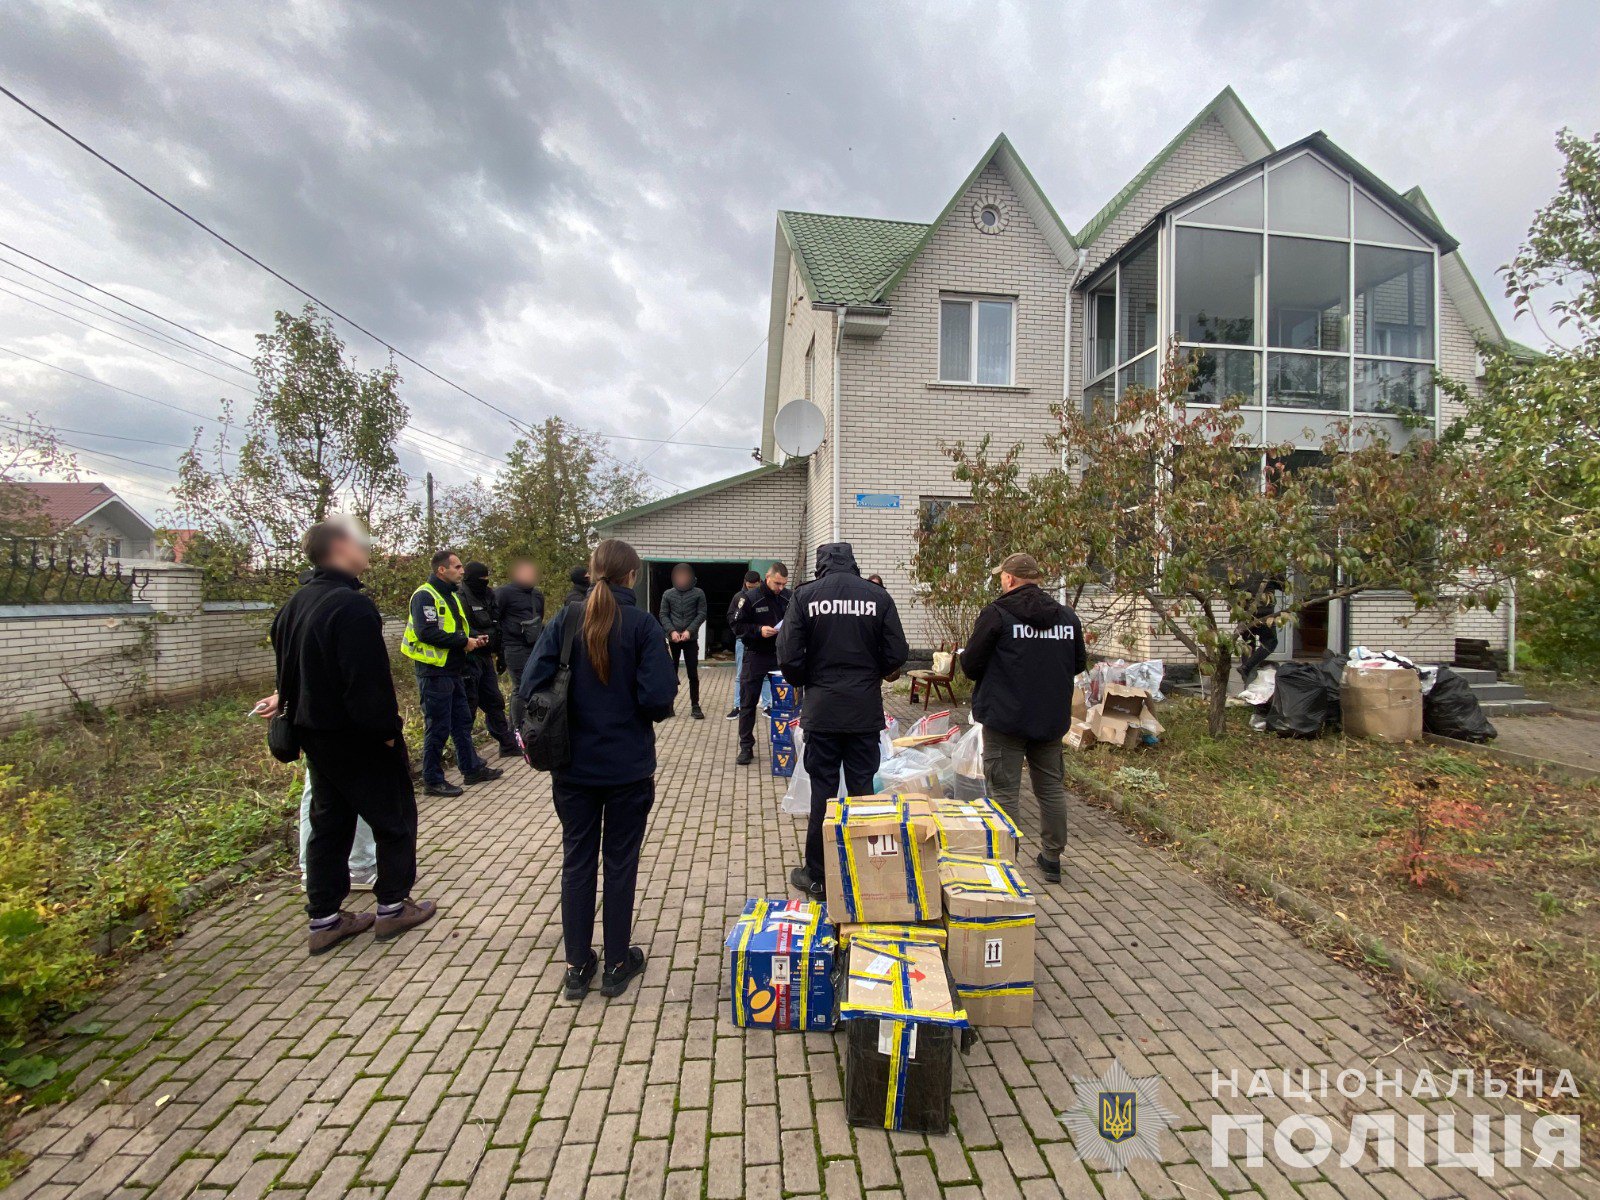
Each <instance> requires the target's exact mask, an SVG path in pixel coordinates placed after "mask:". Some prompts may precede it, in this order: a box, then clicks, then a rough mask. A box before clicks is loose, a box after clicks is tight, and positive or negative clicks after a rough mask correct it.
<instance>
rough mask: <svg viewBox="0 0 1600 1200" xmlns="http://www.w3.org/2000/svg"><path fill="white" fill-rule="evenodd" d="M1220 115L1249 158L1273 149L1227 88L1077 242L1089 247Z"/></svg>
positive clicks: (1094, 219)
mask: <svg viewBox="0 0 1600 1200" xmlns="http://www.w3.org/2000/svg"><path fill="white" fill-rule="evenodd" d="M1212 117H1216V118H1217V120H1218V121H1220V122H1221V124H1222V127H1223V128H1224V129H1225V130H1227V132H1228V136H1229V137H1231V138H1232V139H1233V140H1234V142H1235V143H1236V144H1237V145H1238V147H1239V149H1240V151H1241V152H1242V153H1243V154H1244V156H1245V157H1246V158H1261V157H1263V156H1265V155H1268V154H1271V153H1272V151H1273V145H1272V139H1271V138H1269V137H1268V136H1267V135H1266V132H1265V131H1264V130H1263V129H1262V128H1261V126H1260V124H1259V123H1258V122H1257V121H1256V119H1255V118H1254V117H1253V116H1251V115H1250V110H1249V109H1247V108H1245V106H1244V104H1243V102H1242V101H1241V100H1240V99H1239V97H1238V96H1237V95H1236V94H1235V93H1234V90H1233V88H1231V87H1225V88H1223V89H1222V90H1221V91H1220V92H1218V93H1217V94H1216V96H1215V97H1214V98H1213V99H1212V101H1211V103H1209V104H1207V105H1206V106H1205V107H1204V108H1202V109H1201V110H1200V111H1199V112H1198V113H1196V114H1195V115H1194V118H1193V119H1192V120H1191V121H1190V122H1189V123H1188V124H1187V125H1185V126H1184V127H1183V128H1182V129H1180V130H1178V136H1177V137H1175V138H1173V139H1172V140H1171V141H1170V142H1168V143H1167V144H1166V145H1165V146H1163V147H1162V148H1161V151H1160V153H1158V154H1157V155H1156V156H1155V157H1154V158H1152V159H1151V160H1150V161H1149V162H1147V163H1145V165H1144V166H1143V167H1142V168H1141V169H1140V170H1139V173H1138V174H1137V175H1135V176H1134V177H1133V178H1132V179H1130V180H1128V182H1127V183H1126V184H1124V185H1123V188H1122V190H1121V191H1120V192H1118V193H1117V194H1116V195H1115V196H1113V197H1111V199H1110V201H1109V202H1108V203H1107V204H1106V206H1105V207H1104V208H1102V209H1101V210H1100V211H1099V212H1097V213H1095V215H1094V216H1092V217H1090V218H1089V223H1088V224H1087V225H1085V226H1084V227H1083V228H1082V229H1080V230H1078V236H1077V243H1078V245H1080V246H1088V245H1090V244H1091V243H1093V242H1094V240H1095V239H1096V238H1098V237H1099V236H1100V235H1101V234H1102V233H1104V232H1105V231H1106V226H1108V225H1110V224H1111V222H1113V221H1115V220H1116V219H1117V214H1119V213H1120V212H1121V211H1122V210H1123V209H1124V208H1126V207H1127V206H1128V204H1129V202H1130V201H1131V200H1132V199H1133V198H1134V197H1135V196H1137V195H1138V194H1139V191H1140V189H1141V188H1143V187H1144V185H1145V184H1147V183H1149V182H1150V179H1151V176H1153V175H1154V174H1155V173H1156V172H1157V171H1159V170H1160V169H1161V168H1162V167H1163V166H1164V165H1165V164H1166V162H1167V160H1168V159H1170V158H1171V157H1172V156H1173V155H1174V154H1176V153H1177V152H1178V148H1179V147H1180V146H1182V145H1183V143H1184V142H1186V141H1188V140H1189V137H1190V135H1192V134H1193V133H1194V131H1195V130H1196V129H1199V128H1200V126H1202V125H1204V124H1205V123H1206V121H1208V120H1209V119H1210V118H1212Z"/></svg>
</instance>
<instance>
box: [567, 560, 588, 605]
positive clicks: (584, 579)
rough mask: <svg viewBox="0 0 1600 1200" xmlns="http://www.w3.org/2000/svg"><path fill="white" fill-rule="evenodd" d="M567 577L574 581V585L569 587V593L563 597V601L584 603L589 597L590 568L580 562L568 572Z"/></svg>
mask: <svg viewBox="0 0 1600 1200" xmlns="http://www.w3.org/2000/svg"><path fill="white" fill-rule="evenodd" d="M567 578H568V579H569V580H571V581H572V586H571V587H570V588H568V589H567V594H566V595H565V596H563V597H562V598H561V603H562V604H582V603H583V602H584V601H585V600H587V599H588V598H589V568H588V567H587V566H585V565H584V564H582V563H579V564H578V565H577V566H575V567H573V568H572V570H570V571H568V572H567Z"/></svg>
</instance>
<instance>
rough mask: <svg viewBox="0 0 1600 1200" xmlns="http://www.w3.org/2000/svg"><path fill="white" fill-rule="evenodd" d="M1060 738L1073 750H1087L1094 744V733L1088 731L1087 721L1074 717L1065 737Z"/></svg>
mask: <svg viewBox="0 0 1600 1200" xmlns="http://www.w3.org/2000/svg"><path fill="white" fill-rule="evenodd" d="M1061 740H1062V741H1063V742H1065V743H1066V744H1067V746H1068V747H1069V748H1071V749H1073V750H1087V749H1088V748H1089V747H1090V746H1092V745H1094V734H1093V733H1092V732H1091V731H1090V729H1089V725H1088V722H1086V721H1079V720H1077V719H1074V720H1073V722H1072V727H1071V728H1070V729H1068V730H1067V735H1066V737H1064V738H1062V739H1061Z"/></svg>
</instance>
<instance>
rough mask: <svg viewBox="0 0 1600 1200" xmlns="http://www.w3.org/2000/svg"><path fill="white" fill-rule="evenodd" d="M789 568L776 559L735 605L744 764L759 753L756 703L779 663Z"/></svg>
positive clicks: (739, 758)
mask: <svg viewBox="0 0 1600 1200" xmlns="http://www.w3.org/2000/svg"><path fill="white" fill-rule="evenodd" d="M788 590H789V568H788V567H786V566H784V565H783V564H782V563H781V562H775V563H773V564H772V565H771V566H770V567H768V568H767V574H766V578H764V579H763V580H762V581H761V586H760V587H758V588H754V589H748V590H746V591H745V592H744V593H742V594H741V595H740V597H739V599H738V601H737V603H735V605H734V610H733V622H732V624H733V632H734V635H735V636H736V637H738V639H739V641H740V642H742V643H743V644H744V662H743V663H741V664H740V665H739V757H738V758H737V759H736V760H735V761H736V762H737V763H738V764H739V765H740V766H741V767H743V766H748V765H749V764H750V763H752V762H754V761H755V757H756V705H757V704H759V703H760V701H761V685H762V684H763V683H765V682H766V678H767V672H768V671H771V670H774V669H775V668H776V667H777V665H778V653H777V646H778V626H779V625H780V624H782V622H783V614H784V613H785V611H787V609H788V600H787V596H788Z"/></svg>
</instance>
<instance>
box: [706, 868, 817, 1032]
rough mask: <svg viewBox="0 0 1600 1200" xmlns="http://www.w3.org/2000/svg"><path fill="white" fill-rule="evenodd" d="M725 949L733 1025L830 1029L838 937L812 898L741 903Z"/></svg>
mask: <svg viewBox="0 0 1600 1200" xmlns="http://www.w3.org/2000/svg"><path fill="white" fill-rule="evenodd" d="M725 945H726V946H727V949H728V965H729V968H730V970H729V977H730V980H731V984H730V988H729V993H730V994H729V999H730V1001H731V1006H732V1014H733V1023H734V1024H735V1025H739V1026H745V1027H750V1026H755V1027H760V1028H769V1029H779V1030H781V1029H796V1030H802V1031H804V1030H827V1029H832V1028H833V1007H834V1005H833V962H834V954H835V952H836V951H837V949H838V939H837V938H836V936H835V933H834V928H833V925H832V923H831V922H829V920H828V910H827V908H826V907H825V906H823V905H821V904H818V903H817V902H816V901H814V900H759V899H756V900H746V901H745V905H744V913H743V915H741V916H740V917H739V919H738V920H737V921H735V922H734V925H733V929H732V930H731V931H729V933H728V939H727V941H726V943H725Z"/></svg>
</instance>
